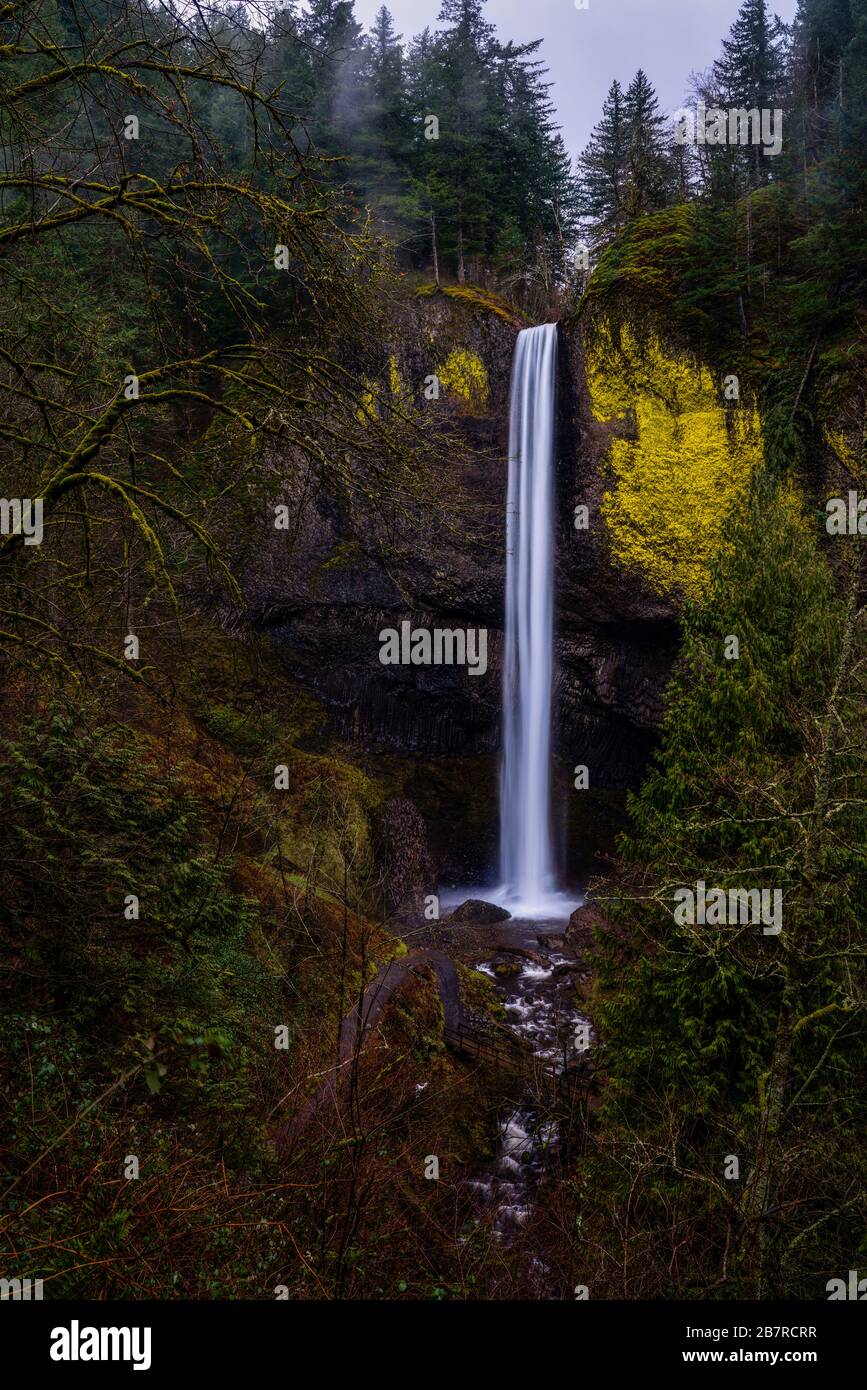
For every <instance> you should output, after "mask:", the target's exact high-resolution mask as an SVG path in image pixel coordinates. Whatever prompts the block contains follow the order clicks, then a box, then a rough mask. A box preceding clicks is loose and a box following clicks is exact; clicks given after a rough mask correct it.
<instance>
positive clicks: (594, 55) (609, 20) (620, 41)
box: [355, 0, 797, 158]
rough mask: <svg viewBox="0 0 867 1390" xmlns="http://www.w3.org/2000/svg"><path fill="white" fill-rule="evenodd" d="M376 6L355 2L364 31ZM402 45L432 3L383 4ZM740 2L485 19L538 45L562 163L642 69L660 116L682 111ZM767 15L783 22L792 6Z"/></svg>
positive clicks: (492, 11)
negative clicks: (608, 98) (615, 92)
mask: <svg viewBox="0 0 867 1390" xmlns="http://www.w3.org/2000/svg"><path fill="white" fill-rule="evenodd" d="M382 3H383V0H355V13H356V15H357V17H358V19H359V20H360V21H361V23H362V24H364V25H365V26H367V25H369V23H370V21H371V19H372V18H373V16H374V15H375V14H376V11H377V10H378V9H379V7H380V5H381V4H382ZM385 3H386V5H387V6H388V8H389V9H390V10H391V13H392V15H393V16H394V21H395V27H396V29H397V31H398V33H400V34H403V36H404V39H409V38H410V37H411V36H412V35H413V34H417V33H418V32H419V31H420V30H421V29H424V27H425V25H430V27H431V28H434V27H435V23H436V17H437V14H438V13H439V8H440V0H385ZM739 8H740V0H590V8H589V9H587V10H576V9H575V5H574V2H573V0H488V4H487V6H486V10H487V15H488V19H489V20H490V21H491V23H492V24H495V25H496V26H497V29H498V30H499V34H500V37H501V38H503V39H514V40H515V42H518V43H525V42H526V41H527V40H528V39H543V40H544V42H543V44H542V47H541V50H540V56H541V57H542V58H544V60H545V62H546V63H547V65H548V68H549V70H550V77H549V80H550V81H552V82H553V84H554V86H553V88H552V90H551V97H552V99H553V101H554V105H555V106H556V108H557V111H558V113H559V119H560V124H561V126H562V130H563V138H564V140H565V141H566V147H567V149H568V151H569V153H570V155H572V156H573V158H574V156H575V155H577V154H579V153H580V151H581V150H582V149H583V148H584V146H585V145H586V143H587V140H588V138H589V135H590V132H591V130H592V129H593V126H594V125H595V124H596V122H597V121H598V120H599V116H600V113H601V110H602V102H603V100H604V98H605V93H606V92H607V90H608V88H609V86H610V85H611V82H612V80H613V79H614V78H615V77H617V78H619V79H620V81H621V82H622V83H623V85H624V86H625V85H626V83H627V82H628V81H629V80H630V78H631V77H632V76H633V74H634V72H635V70H636V68H639V67H643V68H644V70H645V71H646V73H647V75H648V77H649V78H650V80H651V82H652V83H653V84H654V86H655V87H656V90H657V93H658V95H659V99H660V102H661V104H662V106H663V108H664V109H665V110H666V111H667V112H668V113H671V112H672V111H676V110H677V108H678V107H679V106H681V105H682V104H683V100H684V96H685V94H686V88H687V83H688V80H689V74H690V72H691V71H695V72H702V71H703V70H704V69H705V68H707V67H709V66H710V64H711V63H712V62H713V60H714V58H717V57H718V56H719V52H720V43H721V41H722V39H723V38H725V37H726V36H727V34H728V31H729V29H730V28H731V25H732V23H733V21H734V19H735V18H736V16H737V13H738V9H739ZM770 8H771V9H772V10H773V11H774V12H775V13H776V14H778V15H779V16H780V18H781V19H782V20H785V21H786V23H789V22H791V20H792V19H793V18H794V15H795V10H796V9H797V0H776V3H772V4H771V6H770Z"/></svg>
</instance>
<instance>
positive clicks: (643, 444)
mask: <svg viewBox="0 0 867 1390" xmlns="http://www.w3.org/2000/svg"><path fill="white" fill-rule="evenodd" d="M587 376H588V382H589V385H590V392H591V398H592V403H593V413H594V416H595V418H596V419H597V420H612V419H615V420H617V419H619V420H621V421H622V422H623V423H624V424H627V423H630V422H631V420H634V424H635V431H634V432H635V435H636V438H634V439H625V438H623V439H621V438H615V439H614V440H612V443H611V447H610V450H609V453H608V458H607V465H608V468H609V470H610V473H611V477H612V482H613V486H612V487H611V488H610V489H609V491H607V492H606V493H605V495H604V497H603V501H602V515H603V517H604V519H605V523H606V526H607V528H608V532H609V536H610V540H611V548H612V552H613V554H614V556H615V558H616V559H617V560H618V561H619V562H620V563H621V564H622V565H623V566H624V567H625V568H626V569H630V570H640V571H641V572H642V573H643V574H644V575H645V576H646V578H647V579H648V581H649V583H650V585H651V587H652V588H654V589H655V590H656V591H657V592H659V593H663V594H669V593H671V594H677V593H683V594H686V595H689V596H690V597H693V598H697V597H699V595H700V594H701V592H702V590H703V588H704V585H705V583H706V581H707V578H708V569H709V564H710V561H711V559H712V558H713V556H714V555H715V554H716V553H717V551H718V550H719V549H720V548H721V546H722V545H724V543H725V520H726V516H727V515H728V513H729V512H730V510H731V508H732V507H733V506H734V505H735V504H736V503H737V501H738V499H739V498H741V497H742V496H743V494H744V492H745V490H746V488H747V485H748V483H749V479H750V475H751V473H752V471H753V469H754V468H755V467H756V465H757V464H758V463H759V462H760V461H761V456H762V443H761V431H760V426H759V419H758V413H757V411H756V409H755V407H754V406H751V405H749V404H747V403H746V402H743V401H741V402H740V404H738V403H736V402H726V401H725V400H724V398H723V394H722V391H721V390H720V387H719V384H718V383H717V382H715V381H714V379H713V377H712V376H711V374H710V372H709V371H708V370H707V369H706V368H703V367H700V366H698V365H697V364H696V363H694V362H692V361H690V360H688V359H687V358H685V357H673V356H669V355H668V354H667V353H666V351H665V349H664V348H663V346H662V344H661V343H660V342H659V340H658V339H657V338H655V337H650V338H649V339H648V340H647V341H644V342H641V343H639V342H637V341H636V339H635V338H634V336H633V335H632V334H631V333H630V331H629V330H628V329H623V331H622V332H621V334H620V337H619V340H618V341H617V342H616V343H615V341H614V339H613V337H612V335H611V333H610V331H609V330H608V329H606V328H605V327H598V328H597V330H596V332H595V333H594V336H593V341H592V344H591V346H590V348H589V350H588V353H587ZM630 412H632V415H630Z"/></svg>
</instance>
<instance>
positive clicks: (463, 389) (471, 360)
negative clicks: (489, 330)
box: [436, 348, 488, 410]
mask: <svg viewBox="0 0 867 1390" xmlns="http://www.w3.org/2000/svg"><path fill="white" fill-rule="evenodd" d="M436 374H437V376H438V377H439V380H440V385H441V386H444V387H445V388H446V390H447V391H452V392H454V394H455V395H456V396H459V397H460V399H461V400H462V401H463V402H464V405H466V406H468V407H469V408H470V409H471V410H484V408H485V406H486V405H487V403H488V372H487V368H486V367H485V364H484V362H483V361H482V359H481V357H479V355H478V353H476V352H470V351H469V349H468V348H453V349H452V351H451V352H450V353H449V355H448V357H447V358H446V360H445V362H443V363H442V365H441V366H439V367H437V369H436Z"/></svg>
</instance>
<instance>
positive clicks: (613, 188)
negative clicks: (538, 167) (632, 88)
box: [579, 81, 628, 239]
mask: <svg viewBox="0 0 867 1390" xmlns="http://www.w3.org/2000/svg"><path fill="white" fill-rule="evenodd" d="M627 138H628V137H627V129H626V113H625V110H624V98H623V88H622V87H621V86H620V83H619V82H617V81H614V82H612V84H611V86H610V87H609V89H608V95H607V96H606V98H605V102H604V104H603V107H602V119H601V120H600V122H599V124H598V125H597V126H595V127H594V129H593V133H592V135H591V136H590V142H589V144H588V145H587V148H586V149H585V150H584V153H583V154H582V155H581V158H580V160H579V180H580V184H579V187H580V194H579V208H580V212H581V216H582V217H583V218H584V219H586V220H587V221H589V222H590V223H591V224H592V225H593V227H594V228H595V231H596V234H597V235H598V236H600V237H601V238H602V239H607V238H609V237H610V236H612V235H613V234H614V233H616V232H617V231H619V230H620V228H621V227H622V226H623V225H624V223H625V221H626V204H625V190H626V154H627Z"/></svg>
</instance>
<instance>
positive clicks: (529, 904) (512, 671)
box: [498, 323, 557, 916]
mask: <svg viewBox="0 0 867 1390" xmlns="http://www.w3.org/2000/svg"><path fill="white" fill-rule="evenodd" d="M556 372H557V325H556V324H553V323H548V324H544V325H542V327H540V328H527V329H525V330H524V331H523V332H522V333H519V334H518V340H517V343H516V346H515V359H514V364H513V367H512V399H511V413H510V420H509V491H508V501H507V515H506V642H505V653H504V661H503V726H504V727H503V763H502V769H501V773H500V878H501V887H500V890H499V894H498V896H499V897H500V898H501V899H502V900H503V901H504V902H507V903H508V904H509V906H510V908H511V909H512V911H513V912H516V913H518V914H519V915H522V916H538V915H540V914H543V913H544V912H545V911H546V907H547V906H548V905H549V904H550V903H551V900H552V898H554V896H555V881H554V856H553V851H552V845H551V807H550V790H551V787H550V783H551V772H550V762H551V683H552V673H553V585H554V527H553V500H552V495H553V475H554V431H555V408H556Z"/></svg>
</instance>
